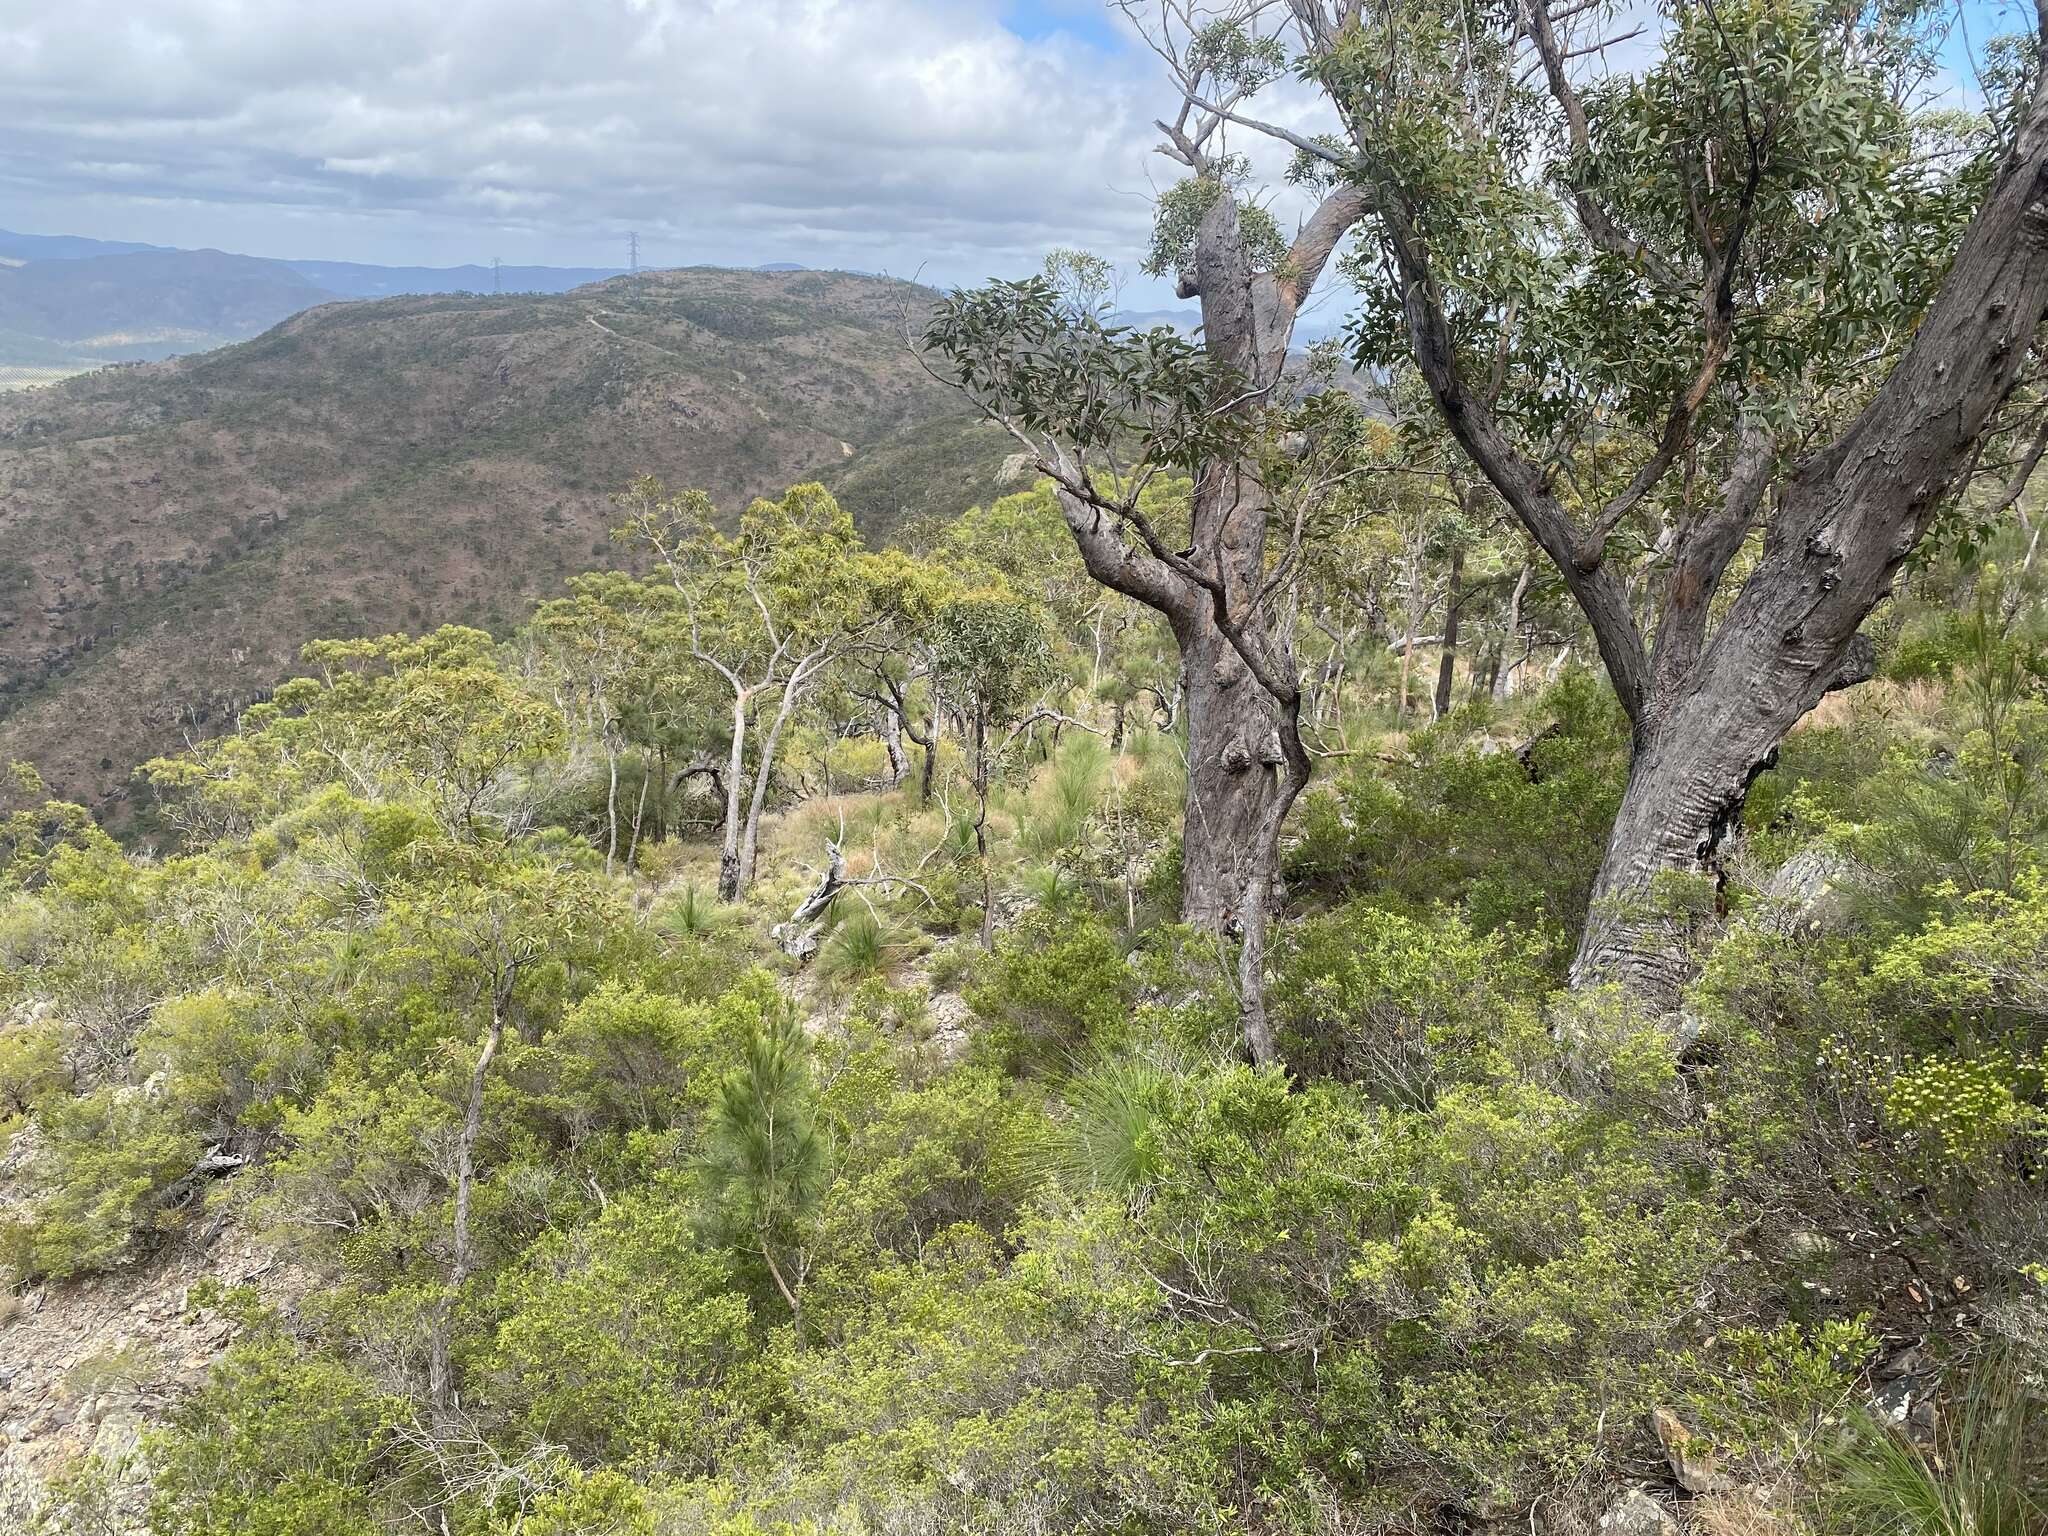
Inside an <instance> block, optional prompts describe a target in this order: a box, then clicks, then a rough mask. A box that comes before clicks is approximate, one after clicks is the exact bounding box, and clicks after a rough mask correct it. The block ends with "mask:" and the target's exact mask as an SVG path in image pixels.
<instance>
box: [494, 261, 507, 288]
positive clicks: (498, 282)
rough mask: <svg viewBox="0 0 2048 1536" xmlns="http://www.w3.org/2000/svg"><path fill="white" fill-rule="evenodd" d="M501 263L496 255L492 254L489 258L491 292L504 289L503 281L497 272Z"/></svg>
mask: <svg viewBox="0 0 2048 1536" xmlns="http://www.w3.org/2000/svg"><path fill="white" fill-rule="evenodd" d="M501 265H503V263H501V262H500V261H499V260H498V258H497V257H495V256H493V257H492V258H491V292H493V293H503V292H504V291H505V281H504V279H503V278H502V277H501V276H500V275H499V273H498V268H499V267H500V266H501Z"/></svg>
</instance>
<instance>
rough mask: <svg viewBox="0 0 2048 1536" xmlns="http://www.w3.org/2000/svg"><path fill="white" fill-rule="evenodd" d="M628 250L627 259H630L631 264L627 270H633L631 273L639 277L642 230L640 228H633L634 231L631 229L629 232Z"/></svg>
mask: <svg viewBox="0 0 2048 1536" xmlns="http://www.w3.org/2000/svg"><path fill="white" fill-rule="evenodd" d="M626 252H627V261H628V263H629V265H628V268H627V270H628V271H630V272H631V273H632V274H633V276H635V277H638V276H639V275H640V231H639V230H637V229H636V230H632V231H630V232H629V233H628V234H627V236H626Z"/></svg>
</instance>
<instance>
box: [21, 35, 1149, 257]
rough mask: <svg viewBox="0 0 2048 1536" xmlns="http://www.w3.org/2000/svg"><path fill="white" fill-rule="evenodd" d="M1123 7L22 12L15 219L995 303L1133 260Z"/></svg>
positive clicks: (1134, 63)
mask: <svg viewBox="0 0 2048 1536" xmlns="http://www.w3.org/2000/svg"><path fill="white" fill-rule="evenodd" d="M1161 87H1162V78H1161V75H1160V71H1159V67H1158V61H1157V60H1156V59H1154V58H1153V57H1152V55H1151V54H1149V53H1148V52H1145V51H1144V50H1143V49H1142V48H1141V47H1140V46H1138V45H1137V43H1136V41H1135V39H1134V38H1132V37H1129V36H1127V35H1126V33H1125V30H1124V27H1123V24H1122V22H1121V19H1120V18H1117V17H1115V16H1113V15H1112V14H1111V13H1109V12H1108V11H1107V10H1106V9H1105V7H1104V6H1103V5H1102V4H1101V3H1100V0H351V3H350V4H347V5H335V4H333V3H332V0H320V3H317V4H309V3H304V0H146V3H137V0H56V3H53V0H0V103H4V104H5V105H4V108H0V115H4V118H5V121H4V122H0V227H5V228H10V229H16V230H24V231H28V232H33V233H44V234H58V233H62V234H84V235H92V236H96V237H99V238H103V239H125V240H143V241H148V242H152V243H156V244H163V245H177V246H213V247H218V248H221V249H225V250H235V251H242V252H247V253H250V254H253V255H259V256H279V257H290V258H301V259H305V258H325V259H337V260H354V261H374V262H386V263H393V264H434V265H450V264H456V263H462V262H478V261H488V260H489V259H490V258H491V257H492V256H499V257H502V258H503V259H504V260H505V261H506V262H507V263H508V264H526V263H546V264H551V265H563V266H622V265H624V264H625V261H626V234H627V231H629V230H637V231H638V232H639V236H640V249H641V257H642V260H643V262H644V263H646V264H648V265H655V266H664V265H681V264H686V263H690V262H714V263H720V264H734V265H752V264H755V263H762V262H771V261H793V262H800V263H803V264H805V265H811V266H837V267H849V268H856V269H860V270H866V271H888V272H892V273H896V274H898V275H904V276H908V275H911V274H913V273H916V272H919V271H922V272H924V273H925V274H926V276H927V278H928V279H930V280H937V281H944V282H956V281H974V280H978V279H979V278H981V277H984V276H987V275H991V274H995V273H1015V272H1021V271H1023V270H1026V269H1029V268H1030V267H1033V266H1035V265H1036V264H1037V262H1038V260H1039V259H1040V258H1041V257H1042V255H1043V253H1044V252H1045V251H1046V250H1047V249H1048V248H1050V247H1052V246H1054V245H1078V246H1082V247H1085V248H1088V249H1092V250H1096V251H1099V252H1102V253H1103V254H1106V255H1111V256H1114V257H1116V258H1118V259H1120V260H1124V261H1127V262H1135V261H1136V260H1137V259H1138V258H1139V257H1140V256H1141V255H1142V251H1143V247H1144V242H1145V236H1146V231H1147V229H1148V227H1149V204H1150V199H1151V195H1152V191H1153V183H1154V181H1156V180H1158V179H1160V178H1161V177H1162V176H1163V175H1164V174H1165V171H1166V170H1167V167H1165V166H1164V164H1163V162H1158V161H1157V159H1156V157H1154V156H1152V155H1151V154H1150V153H1149V151H1150V149H1151V146H1152V145H1153V143H1154V142H1155V141H1156V138H1157V134H1156V131H1154V130H1152V129H1151V127H1150V122H1149V118H1150V116H1151V115H1152V114H1154V113H1156V112H1157V111H1158V110H1160V108H1161V107H1162V106H1163V104H1164V99H1165V98H1164V94H1163V91H1162V88H1161Z"/></svg>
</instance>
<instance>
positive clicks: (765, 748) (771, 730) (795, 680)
mask: <svg viewBox="0 0 2048 1536" xmlns="http://www.w3.org/2000/svg"><path fill="white" fill-rule="evenodd" d="M809 677H810V673H809V671H808V669H807V665H806V663H804V662H798V663H797V664H796V665H795V666H794V667H792V668H790V671H789V679H788V681H786V682H785V683H784V684H783V685H782V702H781V703H779V704H778V705H777V706H776V708H775V719H774V722H773V723H772V724H770V725H769V727H768V734H767V735H766V736H765V737H763V738H762V740H761V760H760V761H759V762H758V763H757V764H755V767H754V796H753V800H752V802H751V803H750V804H749V805H748V806H747V830H746V836H745V838H744V840H743V841H742V842H741V844H740V881H739V888H740V890H742V891H744V890H746V889H747V888H748V887H749V886H751V885H752V884H753V883H754V861H755V855H756V854H757V852H758V851H759V849H760V846H761V812H762V810H763V809H764V808H765V807H766V806H767V804H768V781H769V779H770V777H771V776H772V775H773V773H774V771H775V753H776V750H777V749H778V748H779V747H780V746H781V745H782V732H783V729H784V727H786V726H787V725H788V724H789V720H790V716H792V715H793V714H795V713H796V706H797V701H798V700H799V699H801V698H802V697H803V689H804V684H805V683H806V682H807V681H808V680H809Z"/></svg>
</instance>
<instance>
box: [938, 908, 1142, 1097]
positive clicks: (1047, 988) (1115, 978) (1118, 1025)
mask: <svg viewBox="0 0 2048 1536" xmlns="http://www.w3.org/2000/svg"><path fill="white" fill-rule="evenodd" d="M1134 993H1135V986H1134V980H1133V977H1132V974H1131V969H1130V965H1129V964H1128V962H1127V961H1126V960H1125V958H1124V952H1123V950H1122V948H1121V947H1120V946H1119V945H1118V944H1117V942H1116V939H1115V937H1114V936H1113V935H1112V934H1111V933H1110V931H1109V930H1108V929H1107V928H1105V927H1103V926H1102V925H1101V924H1100V923H1097V922H1093V921H1090V920H1088V919H1085V918H1083V919H1067V920H1064V921H1062V920H1059V919H1056V918H1053V917H1050V916H1045V915H1040V916H1037V917H1033V918H1031V919H1028V920H1027V921H1025V922H1023V923H1020V924H1018V925H1017V927H1016V928H1014V929H1013V930H1012V931H1011V932H1010V933H1008V934H1006V935H1004V937H1003V940H1002V942H1001V943H1000V944H998V945H997V947H996V951H995V953H994V955H993V956H991V957H990V958H989V961H988V963H987V964H986V965H985V966H984V967H983V969H982V974H981V976H980V978H979V979H978V980H977V982H976V983H975V985H974V986H973V987H972V988H971V989H970V990H969V992H968V998H967V1000H968V1002H969V1004H970V1005H971V1006H972V1007H973V1008H974V1010H975V1012H976V1013H978V1014H980V1015H981V1016H982V1017H983V1018H984V1019H987V1020H988V1021H989V1023H990V1025H991V1026H992V1027H991V1028H990V1029H989V1031H988V1032H987V1035H986V1037H985V1038H986V1039H987V1041H988V1046H989V1048H990V1049H992V1050H994V1051H995V1052H996V1053H997V1054H998V1056H999V1057H1001V1058H1002V1059H1004V1060H1006V1061H1011V1062H1014V1063H1017V1064H1020V1065H1026V1066H1030V1067H1033V1068H1036V1069H1037V1070H1040V1071H1047V1070H1053V1071H1057V1070H1064V1069H1066V1068H1068V1067H1071V1066H1072V1065H1073V1064H1074V1063H1075V1062H1077V1061H1080V1060H1083V1059H1085V1058H1086V1057H1088V1056H1089V1055H1090V1054H1091V1053H1094V1052H1106V1051H1111V1050H1114V1049H1115V1047H1116V1045H1117V1044H1118V1043H1119V1040H1120V1038H1121V1036H1122V1034H1123V1033H1124V1032H1126V1031H1127V1029H1128V1026H1129V1023H1130V1017H1131V1005H1132V1001H1133V998H1134Z"/></svg>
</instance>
